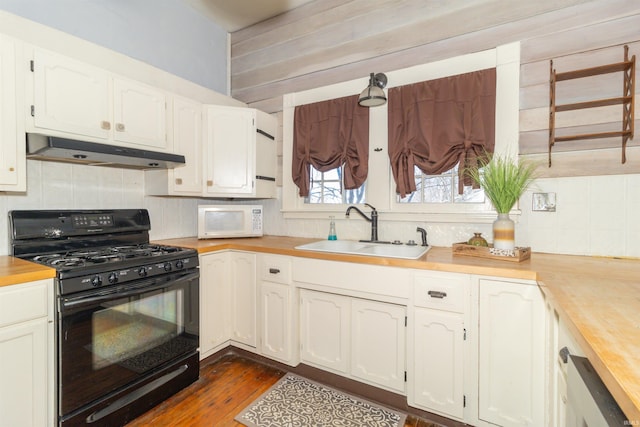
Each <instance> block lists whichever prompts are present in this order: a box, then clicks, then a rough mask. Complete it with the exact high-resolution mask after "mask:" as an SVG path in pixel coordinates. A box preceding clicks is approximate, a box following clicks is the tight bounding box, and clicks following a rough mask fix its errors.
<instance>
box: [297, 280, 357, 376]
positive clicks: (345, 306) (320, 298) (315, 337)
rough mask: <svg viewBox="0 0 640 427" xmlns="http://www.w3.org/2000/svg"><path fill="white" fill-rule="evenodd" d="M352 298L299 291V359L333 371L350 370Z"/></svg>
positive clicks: (345, 371) (343, 372)
mask: <svg viewBox="0 0 640 427" xmlns="http://www.w3.org/2000/svg"><path fill="white" fill-rule="evenodd" d="M350 304H351V298H349V297H346V296H342V295H334V294H329V293H324V292H315V291H310V290H306V289H302V290H300V339H301V347H300V359H301V360H302V361H303V362H305V363H308V364H310V365H313V366H317V367H321V368H324V369H327V370H330V371H333V372H336V373H340V374H346V373H348V371H349V352H350V348H349V335H350V328H351V327H350V323H351V316H350Z"/></svg>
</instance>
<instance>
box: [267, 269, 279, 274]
mask: <svg viewBox="0 0 640 427" xmlns="http://www.w3.org/2000/svg"><path fill="white" fill-rule="evenodd" d="M269 273H271V274H278V273H280V269H278V268H270V269H269Z"/></svg>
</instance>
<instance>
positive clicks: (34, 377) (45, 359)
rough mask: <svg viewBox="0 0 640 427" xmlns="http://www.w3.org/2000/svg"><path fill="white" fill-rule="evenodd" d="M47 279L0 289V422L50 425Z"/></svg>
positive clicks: (51, 378) (51, 366)
mask: <svg viewBox="0 0 640 427" xmlns="http://www.w3.org/2000/svg"><path fill="white" fill-rule="evenodd" d="M53 306H54V304H53V283H52V281H51V280H41V281H38V282H32V283H26V284H22V285H12V286H6V287H3V288H0V361H1V363H0V425H3V426H4V425H6V426H26V427H29V426H32V427H41V426H52V425H54V418H55V413H54V401H53V396H54V394H55V392H54V390H55V385H54V378H55V372H54V362H53V360H54V345H53V342H54V330H53V318H54V316H53Z"/></svg>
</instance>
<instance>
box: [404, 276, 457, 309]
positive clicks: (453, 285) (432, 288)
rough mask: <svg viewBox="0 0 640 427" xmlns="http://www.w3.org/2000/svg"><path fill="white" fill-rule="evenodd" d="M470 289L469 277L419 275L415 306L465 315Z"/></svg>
mask: <svg viewBox="0 0 640 427" xmlns="http://www.w3.org/2000/svg"><path fill="white" fill-rule="evenodd" d="M468 289H469V277H468V276H466V275H461V276H459V275H456V274H453V275H448V274H433V273H431V274H428V275H427V274H417V275H416V277H415V281H414V294H413V304H414V305H415V306H416V307H424V308H434V309H437V310H447V311H453V312H456V313H464V312H465V305H466V301H467V296H468Z"/></svg>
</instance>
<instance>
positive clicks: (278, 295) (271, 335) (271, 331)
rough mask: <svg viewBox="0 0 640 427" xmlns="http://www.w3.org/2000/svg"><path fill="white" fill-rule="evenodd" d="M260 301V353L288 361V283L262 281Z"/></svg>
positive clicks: (290, 308)
mask: <svg viewBox="0 0 640 427" xmlns="http://www.w3.org/2000/svg"><path fill="white" fill-rule="evenodd" d="M260 301H261V303H260V304H261V307H260V308H261V314H262V318H261V322H260V325H261V332H262V334H261V338H260V341H261V346H260V347H261V350H260V351H261V353H262V354H263V355H265V356H267V357H270V358H273V359H277V360H280V361H282V362H285V363H287V362H290V361H291V358H292V342H291V327H292V325H291V321H290V313H291V311H292V307H291V290H290V288H289V285H283V284H280V283H272V282H262V283H261V284H260Z"/></svg>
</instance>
